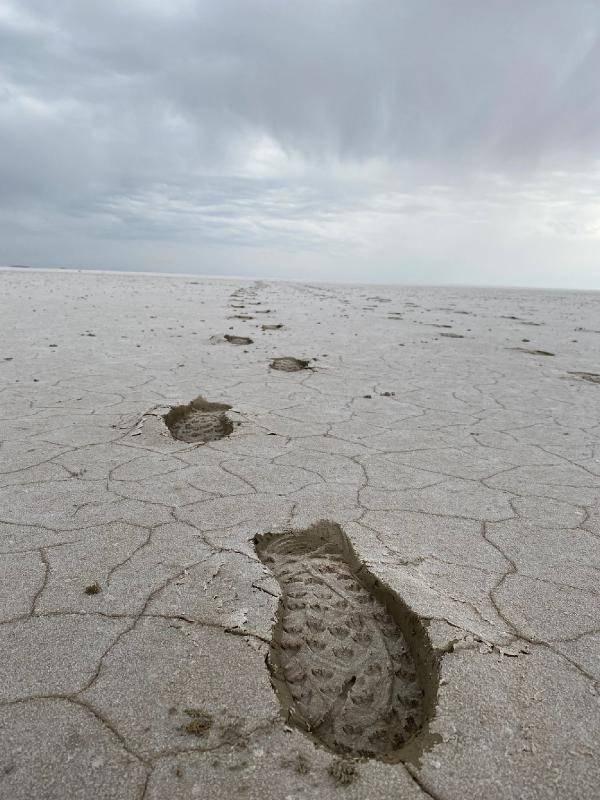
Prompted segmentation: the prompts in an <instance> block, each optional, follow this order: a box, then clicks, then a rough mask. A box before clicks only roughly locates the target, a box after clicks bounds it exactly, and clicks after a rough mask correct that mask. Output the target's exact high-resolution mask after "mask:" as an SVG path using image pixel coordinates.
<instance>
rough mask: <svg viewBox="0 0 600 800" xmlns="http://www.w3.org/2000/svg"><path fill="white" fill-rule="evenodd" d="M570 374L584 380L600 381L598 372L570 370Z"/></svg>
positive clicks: (590, 381) (589, 381)
mask: <svg viewBox="0 0 600 800" xmlns="http://www.w3.org/2000/svg"><path fill="white" fill-rule="evenodd" d="M569 375H574V376H575V377H576V378H579V380H582V381H588V383H600V375H599V374H598V373H597V372H569Z"/></svg>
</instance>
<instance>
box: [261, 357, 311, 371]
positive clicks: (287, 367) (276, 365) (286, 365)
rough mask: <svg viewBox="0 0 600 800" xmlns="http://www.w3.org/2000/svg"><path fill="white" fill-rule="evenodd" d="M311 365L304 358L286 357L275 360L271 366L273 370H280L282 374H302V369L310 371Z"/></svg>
mask: <svg viewBox="0 0 600 800" xmlns="http://www.w3.org/2000/svg"><path fill="white" fill-rule="evenodd" d="M309 363H310V362H309V361H306V360H304V359H302V358H292V357H291V356H284V357H283V358H274V359H273V360H272V361H271V365H270V366H271V369H278V370H281V372H300V370H301V369H308V368H309V367H308V365H309Z"/></svg>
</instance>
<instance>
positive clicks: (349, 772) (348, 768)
mask: <svg viewBox="0 0 600 800" xmlns="http://www.w3.org/2000/svg"><path fill="white" fill-rule="evenodd" d="M327 772H328V773H329V774H330V775H331V777H332V778H333V780H334V781H335V783H336V785H337V786H350V784H351V783H354V781H355V780H356V779H357V778H358V775H359V772H358V768H357V766H356V764H353V763H352V761H346V760H345V759H343V758H336V760H335V761H332V762H331V764H330V765H329V767H328V768H327Z"/></svg>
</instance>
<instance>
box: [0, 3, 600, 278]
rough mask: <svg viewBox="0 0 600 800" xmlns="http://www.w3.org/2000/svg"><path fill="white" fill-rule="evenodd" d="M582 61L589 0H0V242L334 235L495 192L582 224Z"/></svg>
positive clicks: (594, 16) (588, 125)
mask: <svg viewBox="0 0 600 800" xmlns="http://www.w3.org/2000/svg"><path fill="white" fill-rule="evenodd" d="M599 75H600V5H599V4H598V3H596V2H583V1H580V2H578V1H577V0H571V2H568V3H567V2H564V0H539V1H538V0H528V2H522V1H521V0H488V1H487V2H481V0H457V2H447V1H446V0H405V1H404V2H402V1H401V0H397V1H396V0H387V2H383V0H360V1H359V0H304V1H303V2H278V1H277V0H271V1H270V2H266V1H265V0H237V1H236V2H233V0H199V1H197V2H192V0H169V2H164V0H129V1H127V0H120V2H116V1H114V0H113V1H112V2H111V1H110V0H103V1H102V2H94V1H93V0H89V2H85V3H82V2H80V0H57V2H54V3H48V2H45V0H12V1H11V0H0V207H1V208H2V209H3V214H2V216H3V218H4V222H3V223H2V222H0V232H1V233H2V241H3V244H2V247H3V249H4V250H5V253H2V252H1V251H0V259H2V260H6V259H7V258H10V259H13V260H14V259H15V258H18V255H19V253H21V252H24V253H30V254H31V257H32V258H34V259H37V260H40V258H41V254H42V253H43V252H46V253H47V254H48V259H47V260H49V261H51V262H57V260H60V259H61V258H62V259H63V260H66V261H69V260H72V259H73V258H75V257H77V258H78V259H79V261H80V262H85V263H89V262H90V258H89V251H90V250H92V249H93V250H94V251H95V253H96V254H97V256H98V257H106V258H110V257H114V254H115V251H114V250H112V249H111V248H110V247H108V246H107V247H106V249H105V251H104V253H103V251H102V249H100V250H98V248H97V246H94V247H91V246H90V245H89V244H88V249H87V250H86V242H88V243H89V242H91V241H92V240H95V241H98V240H100V241H102V240H103V241H106V242H109V241H112V242H115V241H132V240H136V241H139V242H148V241H151V240H153V239H160V240H161V241H162V242H164V243H165V252H166V250H167V249H168V248H167V247H166V244H167V243H168V242H169V241H170V242H171V243H172V248H173V252H175V251H176V249H177V247H178V246H179V245H182V243H183V244H186V246H188V245H189V246H190V247H191V246H192V245H200V244H202V245H205V244H207V243H211V242H213V243H214V242H219V243H220V244H221V245H223V246H224V247H226V246H227V245H231V246H232V247H241V246H243V245H244V244H251V245H252V246H254V247H256V246H261V247H267V246H272V247H276V248H283V249H284V250H285V248H286V242H287V246H289V247H297V246H298V245H301V246H305V247H306V248H308V249H309V250H312V249H314V248H315V247H318V245H319V243H320V242H323V241H327V242H329V243H330V244H332V246H333V247H334V250H335V246H336V245H337V244H339V243H343V242H344V241H345V240H346V239H347V238H348V236H350V239H351V240H353V239H352V236H353V235H355V234H354V233H353V232H355V231H356V227H357V226H356V222H357V220H359V221H360V225H361V226H362V228H364V239H365V241H368V239H369V236H370V233H369V231H370V228H369V225H368V224H367V222H369V224H371V223H372V225H373V226H374V228H373V229H374V230H377V231H379V232H380V234H381V236H382V237H383V238H385V235H387V236H391V233H390V230H389V228H390V226H389V225H387V222H386V220H388V221H389V218H390V216H393V218H394V219H396V220H399V222H398V226H399V228H398V229H399V230H404V228H403V227H402V226H403V225H405V224H406V220H414V219H415V218H416V217H418V218H419V219H422V221H423V225H425V224H426V223H427V222H429V224H431V222H432V219H437V220H439V218H440V216H442V217H444V220H445V221H446V223H448V230H450V224H449V219H450V217H454V218H455V219H456V218H457V216H458V217H460V216H461V214H462V215H466V216H465V219H469V220H470V219H472V214H473V213H474V214H476V215H477V213H479V216H481V212H482V209H483V210H484V211H485V209H487V210H488V211H489V215H488V219H494V220H496V223H497V224H498V225H502V224H504V221H503V217H502V214H501V213H499V212H498V208H502V207H504V206H506V207H507V208H508V207H509V206H513V207H514V205H515V203H516V204H517V205H518V204H523V208H524V209H527V208H530V207H532V204H533V206H535V208H536V209H537V212H539V213H537V212H536V213H537V216H536V217H535V219H536V221H535V223H534V226H533V227H534V228H535V226H538V228H539V229H540V230H541V229H551V230H552V231H554V233H553V235H557V234H556V232H557V231H559V232H560V231H562V234H561V235H569V236H572V235H579V234H581V235H582V236H583V237H584V238H586V241H588V243H589V239H590V237H591V238H594V237H595V236H596V220H597V218H596V216H595V215H596V207H595V206H593V205H590V203H591V200H590V197H591V196H592V195H593V194H594V193H595V191H596V189H597V171H598V164H599V163H600V154H599V152H598V150H599V148H600V136H599V134H600V91H598V89H599V88H600V87H599V81H600V79H599V77H598V76H599ZM552 176H554V177H552ZM565 176H567V179H565ZM568 176H571V179H569V177H568ZM559 191H560V193H561V197H563V198H565V197H566V198H567V202H568V204H569V210H568V213H567V214H566V217H565V214H562V216H560V215H558V216H557V211H556V208H555V207H554V205H553V197H554V196H555V195H556V193H557V192H559ZM581 193H583V194H581ZM540 209H542V210H541V211H540ZM578 209H581V214H580V215H578V213H577V211H578ZM561 213H562V212H561ZM484 216H485V215H484ZM534 216H535V215H534ZM444 220H442V223H441V227H442V228H443V227H444V224H445V223H444ZM578 220H579V221H578ZM484 222H485V220H484ZM470 224H472V223H471V222H469V225H470ZM569 225H571V226H573V225H574V226H575V228H574V234H573V231H572V230H571V229H569ZM382 226H383V228H384V229H385V231H387V233H385V232H384V233H381V230H382ZM386 226H387V227H386ZM544 226H545V228H544ZM561 226H562V227H561ZM565 226H566V228H565ZM582 226H583V227H582ZM359 227H360V226H359ZM362 228H361V229H362ZM349 231H350V232H351V233H350V234H349V233H348V232H349ZM565 231H566V233H565ZM582 231H583V233H582ZM534 233H535V231H533V232H532V231H528V232H526V234H523V232H522V231H518V232H517V233H515V237H516V238H519V237H521V239H523V236H525V238H527V237H528V236H529V235H530V234H531V235H532V236H533V235H534ZM538 233H539V230H538ZM356 235H357V236H358V234H356ZM449 235H450V234H449ZM456 235H457V234H456V233H453V234H452V236H453V237H456ZM390 242H391V239H390ZM595 242H597V240H595ZM75 243H77V247H76V248H75ZM67 245H68V246H67ZM46 246H47V250H46V251H44V247H46ZM390 247H391V244H390ZM36 248H37V249H36ZM73 248H75V249H73ZM77 248H78V249H77ZM132 252H133V251H132V250H131V249H129V250H127V251H126V250H123V251H122V255H121V257H122V258H125V259H127V258H130V257H131V256H132ZM141 252H143V254H144V256H143V257H144V258H146V257H147V251H146V250H145V249H144V248H142V249H141V250H140V253H141ZM182 253H183V251H182ZM414 255H415V254H414V253H413V257H414ZM588 255H589V253H588ZM588 255H586V258H587V257H588ZM95 257H96V256H95ZM186 258H187V256H185V257H184V256H182V258H181V259H179V261H178V263H183V262H185V260H186ZM432 258H434V261H436V263H437V259H438V258H439V256H438V255H437V254H436V255H435V256H432ZM223 259H224V262H225V261H226V260H227V258H226V254H224V255H223ZM134 260H135V259H134ZM176 260H177V259H176ZM162 263H163V262H161V264H162ZM386 274H387V273H386ZM442 277H443V275H441V276H440V279H441V278H442Z"/></svg>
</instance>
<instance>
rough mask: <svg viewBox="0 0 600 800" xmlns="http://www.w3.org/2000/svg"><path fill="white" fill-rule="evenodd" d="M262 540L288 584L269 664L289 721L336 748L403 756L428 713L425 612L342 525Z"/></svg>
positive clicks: (263, 554)
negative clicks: (420, 631) (389, 586)
mask: <svg viewBox="0 0 600 800" xmlns="http://www.w3.org/2000/svg"><path fill="white" fill-rule="evenodd" d="M255 545H256V551H257V553H258V556H259V558H260V559H261V561H262V562H263V564H265V565H266V566H267V567H268V568H269V569H270V570H271V571H272V572H273V574H274V576H275V577H276V578H277V580H278V582H279V584H280V587H281V598H280V602H279V608H278V613H277V621H276V623H275V626H274V628H273V637H272V642H271V649H270V654H269V661H268V663H269V668H270V671H271V677H272V682H273V686H274V688H275V691H276V693H277V695H278V697H279V700H280V702H281V704H282V706H283V710H284V712H285V713H286V715H287V717H288V720H289V721H290V722H292V723H294V724H296V725H297V726H298V727H299V728H301V729H303V730H304V731H306V732H309V733H310V734H311V735H312V736H314V737H315V738H316V739H317V740H318V741H320V742H321V743H322V744H324V745H325V746H326V747H328V748H329V749H330V750H332V751H334V752H336V753H340V754H345V755H355V756H370V757H379V758H385V757H390V756H393V755H394V754H397V752H398V751H399V749H400V748H402V747H403V746H404V745H405V743H406V742H407V741H408V740H409V739H411V737H413V736H414V735H415V734H416V733H417V732H418V731H419V730H420V729H421V727H422V725H423V723H424V721H425V717H426V711H425V705H426V704H425V701H424V696H425V693H424V689H423V685H424V681H423V680H422V676H420V675H419V674H418V673H420V672H422V669H420V668H419V667H420V666H421V664H422V662H424V661H426V659H420V658H418V657H417V659H415V653H414V650H415V641H416V638H415V637H414V636H413V633H414V631H415V626H417V627H419V628H421V625H420V623H419V622H418V620H417V619H416V617H415V616H414V615H413V614H412V612H409V611H408V609H406V607H405V606H404V604H402V601H400V599H399V598H398V597H397V596H395V595H393V593H392V592H390V591H389V590H386V589H385V588H384V587H382V586H381V585H380V584H379V583H378V582H377V580H376V579H375V578H373V576H372V575H370V574H369V573H368V572H367V570H366V568H365V567H364V565H361V564H360V562H359V561H358V560H357V558H356V556H355V555H354V553H353V551H352V548H351V546H350V543H349V541H348V538H347V537H346V535H345V534H344V532H343V531H342V529H341V528H340V527H339V525H337V524H336V523H333V522H327V521H321V522H319V523H317V524H315V525H313V526H312V527H310V528H307V529H305V530H302V531H296V532H287V533H282V534H271V533H268V534H265V535H263V536H258V537H256V539H255ZM411 640H412V641H411ZM417 647H418V645H417Z"/></svg>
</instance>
